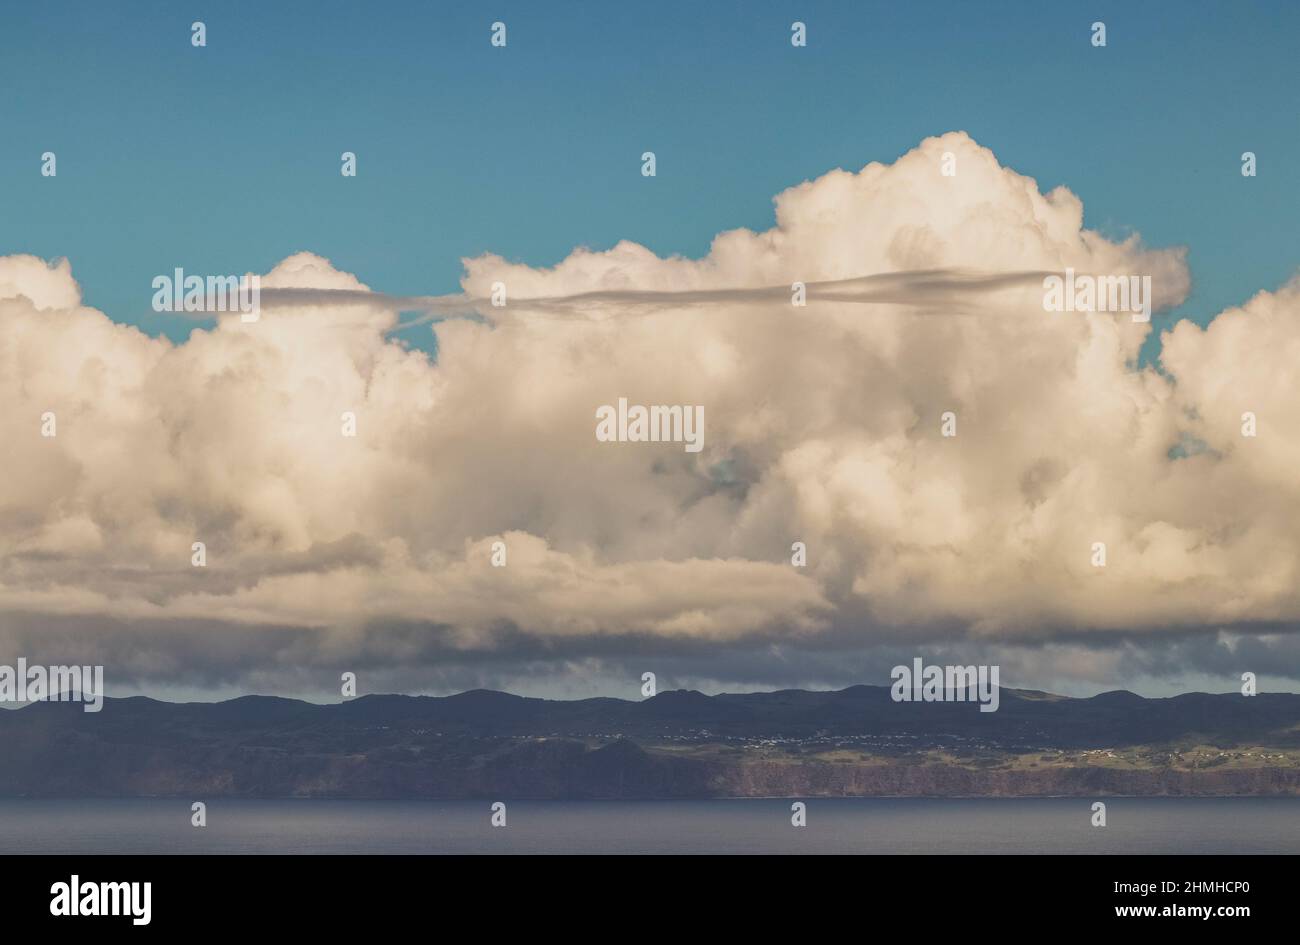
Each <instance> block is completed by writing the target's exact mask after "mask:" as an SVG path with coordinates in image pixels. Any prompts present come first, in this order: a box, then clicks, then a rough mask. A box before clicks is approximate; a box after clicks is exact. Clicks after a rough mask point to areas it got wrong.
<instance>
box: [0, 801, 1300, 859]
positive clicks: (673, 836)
mask: <svg viewBox="0 0 1300 945" xmlns="http://www.w3.org/2000/svg"><path fill="white" fill-rule="evenodd" d="M790 803H791V802H790V801H788V800H711V801H634V802H626V801H513V802H511V801H507V820H508V822H507V826H505V827H504V828H501V827H496V828H494V827H492V826H491V825H490V817H491V812H490V809H489V807H490V805H489V803H488V802H486V801H441V802H440V801H326V800H275V801H255V800H223V799H220V798H215V799H212V800H211V801H209V802H208V811H207V813H208V826H207V827H205V828H202V829H200V828H195V827H191V826H190V801H187V800H166V799H138V800H72V801H49V800H25V799H0V853H5V854H9V853H973V854H987V853H1049V852H1050V853H1094V854H1111V853H1300V798H1210V799H1201V798H1109V799H1106V805H1107V821H1108V825H1107V826H1106V827H1105V828H1097V827H1093V826H1091V824H1090V818H1091V805H1092V800H1091V799H1084V798H1075V799H1068V798H1067V799H1062V798H1033V799H929V798H860V799H859V798H836V799H816V798H814V799H811V800H809V801H807V804H808V812H807V816H808V825H807V826H806V827H803V828H795V827H792V826H791V825H790Z"/></svg>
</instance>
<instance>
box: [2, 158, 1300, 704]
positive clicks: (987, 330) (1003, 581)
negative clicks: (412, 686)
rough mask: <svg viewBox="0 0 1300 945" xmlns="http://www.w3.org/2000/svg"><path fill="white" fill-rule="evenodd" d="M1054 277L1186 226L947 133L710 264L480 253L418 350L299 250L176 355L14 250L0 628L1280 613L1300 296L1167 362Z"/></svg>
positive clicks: (1157, 617) (202, 633)
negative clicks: (630, 417) (947, 170)
mask: <svg viewBox="0 0 1300 945" xmlns="http://www.w3.org/2000/svg"><path fill="white" fill-rule="evenodd" d="M946 152H951V154H952V156H953V158H954V159H955V166H956V170H957V173H956V175H955V176H952V177H949V176H944V175H943V174H942V173H941V166H942V165H943V164H944V154H945V153H946ZM1067 267H1069V268H1073V269H1074V270H1076V271H1077V272H1083V273H1098V274H1114V275H1128V274H1136V275H1149V276H1150V277H1151V280H1152V289H1153V292H1154V296H1155V307H1156V308H1157V309H1159V308H1162V307H1167V306H1170V305H1174V304H1177V303H1178V302H1179V301H1181V300H1182V299H1183V298H1184V296H1185V295H1186V292H1187V288H1188V273H1187V269H1186V266H1185V263H1184V258H1183V253H1182V252H1181V251H1179V250H1149V249H1146V248H1144V247H1143V246H1142V245H1141V244H1140V242H1139V241H1138V240H1137V239H1136V238H1133V239H1130V240H1127V241H1125V242H1123V243H1114V242H1110V241H1108V240H1106V239H1103V238H1102V237H1101V236H1099V235H1098V234H1096V233H1093V232H1090V231H1088V230H1085V229H1083V228H1082V206H1081V204H1080V202H1079V200H1078V198H1076V197H1075V196H1074V195H1073V194H1071V193H1070V192H1069V191H1067V190H1064V189H1062V188H1058V189H1056V190H1054V191H1052V192H1051V193H1049V194H1047V195H1043V194H1041V193H1040V192H1039V190H1038V188H1037V186H1036V185H1035V183H1034V181H1032V180H1030V179H1028V178H1025V177H1022V176H1020V175H1018V174H1016V173H1015V172H1013V171H1011V170H1009V169H1007V168H1003V167H1001V166H999V165H998V163H997V161H996V160H995V158H994V156H993V155H992V154H991V153H990V152H989V151H987V150H986V149H983V148H981V147H979V146H978V145H976V144H975V143H974V142H973V141H971V140H970V139H969V138H968V137H966V136H965V135H964V134H949V135H945V136H943V137H940V138H933V139H929V140H927V141H925V142H923V143H922V144H921V145H920V146H919V147H918V148H917V149H916V150H914V151H912V152H910V153H908V154H906V155H904V156H903V157H902V158H900V159H899V160H898V161H897V162H895V163H894V164H893V165H888V166H886V165H881V164H870V165H868V166H867V167H865V168H863V169H862V170H861V171H859V172H858V173H847V172H844V171H833V172H831V173H829V174H826V175H825V176H823V177H821V178H818V179H817V180H814V181H810V182H806V183H803V184H801V185H799V186H797V187H793V188H791V189H790V190H787V191H785V192H784V193H782V194H780V195H779V196H778V197H777V198H776V226H775V227H774V228H773V229H771V230H768V231H767V232H764V233H753V232H750V231H748V230H735V231H731V232H728V233H723V234H721V235H719V236H718V237H717V238H716V239H715V240H714V243H713V246H712V248H711V250H710V252H709V254H708V255H707V256H705V257H704V258H703V259H699V260H688V259H680V258H672V259H660V258H658V257H656V256H655V255H654V254H652V253H650V252H649V251H648V250H646V249H644V248H643V247H640V246H637V245H635V244H632V243H626V242H625V243H620V244H619V245H618V246H616V247H614V248H613V249H611V250H609V251H608V252H591V251H587V250H578V251H575V252H574V253H573V254H572V255H571V256H570V257H569V258H567V259H566V260H564V261H563V262H561V263H560V264H559V265H558V266H556V267H554V268H553V269H534V268H531V267H528V266H523V265H518V264H511V263H508V262H506V261H504V260H502V259H500V258H498V257H495V256H484V257H480V258H477V259H470V260H466V261H465V277H464V280H463V288H464V290H465V293H466V296H467V301H466V303H465V305H466V307H472V308H477V309H478V311H479V313H480V314H481V316H482V317H480V318H470V319H452V320H447V321H443V322H440V323H438V324H437V325H436V326H435V330H436V332H437V336H438V355H437V358H436V361H435V360H431V359H430V358H428V357H427V356H426V355H424V354H423V353H420V352H416V351H411V350H408V349H406V348H405V347H403V346H402V345H400V344H398V343H396V342H394V341H393V340H391V338H390V332H391V330H392V329H393V327H394V326H395V325H396V323H397V316H396V314H395V311H394V309H395V308H396V307H397V306H395V305H394V304H392V303H391V301H390V300H388V299H386V298H385V297H384V296H382V295H380V294H379V293H372V292H370V290H369V289H368V287H367V286H365V285H364V284H362V283H361V282H359V281H358V280H357V279H356V278H355V277H353V276H351V275H349V274H346V273H341V272H338V271H336V270H335V269H334V268H333V267H332V266H331V265H330V264H329V263H328V262H327V261H326V260H324V259H321V258H319V257H316V256H313V255H311V254H307V253H302V254H299V255H297V256H294V257H291V258H290V259H287V260H285V261H284V262H282V263H281V264H280V265H279V266H277V267H276V268H275V269H274V270H273V271H272V272H271V273H269V274H268V275H266V276H265V277H264V279H263V283H262V285H263V290H264V296H263V299H264V305H266V309H265V311H264V312H263V314H262V317H261V319H260V320H259V321H257V322H255V323H241V321H240V319H239V316H238V314H235V315H228V316H222V317H221V318H220V320H219V322H218V324H217V325H216V327H215V328H214V329H213V330H210V331H196V332H195V333H194V334H193V335H192V336H191V338H190V340H189V341H187V342H186V343H184V344H181V345H173V344H170V343H168V342H167V341H165V340H159V339H152V338H148V337H146V336H144V335H143V334H141V333H140V332H138V331H136V330H134V329H132V328H128V327H124V326H121V325H117V324H115V323H113V322H112V321H110V320H109V319H108V318H107V317H105V316H104V315H103V314H101V313H100V312H98V311H96V310H94V309H91V308H87V307H83V306H82V305H81V302H80V292H79V290H78V287H77V285H76V283H75V282H74V281H73V277H72V274H71V270H70V267H69V266H68V264H67V263H66V262H60V263H59V264H58V265H56V266H53V267H50V266H47V265H46V264H45V263H44V262H43V261H41V260H36V259H33V258H31V257H21V256H19V257H6V258H0V396H2V397H3V398H4V403H5V409H4V410H3V411H0V437H2V438H3V440H2V441H3V443H4V449H5V454H6V461H5V473H4V476H3V479H0V656H3V654H4V653H6V652H12V653H14V654H21V655H25V656H28V657H30V658H33V659H43V658H45V659H53V658H54V657H55V656H59V657H60V658H63V657H66V658H69V659H71V658H73V657H75V658H76V659H77V661H79V662H88V661H91V660H92V657H98V658H99V659H100V660H101V661H104V662H107V663H109V666H110V676H111V675H112V674H113V673H114V672H116V673H117V674H118V676H119V677H121V676H124V675H132V676H134V677H136V678H139V679H141V680H149V679H173V680H176V679H191V680H193V679H198V680H202V681H207V682H212V681H218V680H224V681H227V682H233V683H236V684H241V683H243V682H246V681H247V680H249V679H266V678H269V676H273V674H274V673H275V672H277V671H287V670H291V669H292V670H300V669H302V668H304V667H308V668H320V669H321V671H322V672H324V670H325V669H332V668H339V667H341V668H345V669H346V668H354V669H355V668H358V667H362V666H373V667H376V668H384V667H395V666H404V667H407V668H409V669H410V670H411V671H412V672H413V673H415V674H418V673H419V672H420V671H421V670H422V668H432V667H435V666H437V665H441V664H444V663H445V662H446V661H447V660H452V659H456V660H462V661H474V660H482V661H492V660H499V659H504V658H510V659H517V660H535V661H541V662H543V663H545V662H546V661H548V660H554V661H561V660H571V659H580V658H583V657H586V656H592V655H601V656H606V657H610V656H616V655H618V654H619V653H623V652H626V651H629V650H631V649H635V650H636V651H637V652H640V653H650V654H652V653H655V652H657V651H659V650H663V651H665V652H666V651H668V650H672V651H674V652H696V653H705V652H711V653H714V654H718V653H727V652H740V651H741V650H743V649H747V648H751V649H752V648H761V647H763V646H767V645H771V644H780V645H781V647H782V653H783V654H784V655H783V658H785V659H795V660H797V658H798V653H799V652H800V650H801V648H808V649H809V650H812V649H816V648H818V647H824V646H828V645H833V646H852V647H860V646H865V645H869V644H875V643H885V642H892V643H899V642H903V641H906V642H907V643H908V644H909V645H913V644H916V643H918V642H926V641H929V642H942V641H946V642H947V643H948V644H949V645H952V646H958V647H959V646H964V645H976V644H979V645H988V644H989V643H996V642H1000V641H1016V642H1018V643H1020V644H1025V643H1033V642H1039V641H1055V640H1059V639H1065V638H1068V639H1072V640H1077V639H1079V638H1083V639H1088V638H1090V636H1092V635H1101V636H1105V635H1107V634H1128V635H1144V634H1145V635H1154V634H1163V633H1167V632H1168V631H1170V630H1178V631H1183V632H1190V631H1205V630H1215V629H1219V628H1225V627H1236V628H1250V627H1263V628H1267V629H1270V630H1277V629H1279V628H1281V629H1289V628H1291V627H1293V626H1295V624H1296V622H1297V620H1300V590H1297V587H1298V584H1300V582H1298V581H1297V577H1300V574H1298V569H1300V485H1297V482H1298V480H1297V477H1296V476H1295V470H1296V468H1297V464H1298V462H1300V455H1298V454H1300V446H1297V435H1300V401H1298V400H1297V398H1296V396H1295V384H1294V382H1293V381H1292V380H1291V377H1290V375H1289V373H1288V372H1289V371H1292V370H1294V365H1295V364H1297V363H1300V358H1298V357H1297V356H1298V355H1300V289H1297V288H1296V287H1295V286H1290V287H1287V288H1284V289H1282V290H1281V291H1279V292H1277V293H1273V294H1270V293H1262V294H1261V295H1260V296H1258V297H1256V298H1255V299H1254V300H1252V301H1251V302H1250V303H1249V304H1248V305H1246V306H1245V307H1244V308H1242V309H1240V310H1233V311H1230V312H1227V313H1224V314H1223V315H1221V316H1219V318H1218V319H1216V320H1215V321H1214V322H1213V323H1212V324H1211V325H1210V326H1209V327H1208V328H1207V329H1203V330H1202V329H1198V328H1196V327H1195V326H1192V325H1190V324H1180V325H1179V326H1177V327H1176V328H1175V329H1174V330H1173V331H1172V332H1170V333H1169V334H1168V335H1167V336H1166V338H1165V344H1164V355H1163V364H1164V366H1165V367H1166V368H1167V369H1168V372H1169V373H1168V374H1164V373H1160V372H1159V371H1157V370H1156V369H1155V368H1152V367H1146V368H1138V367H1137V366H1136V362H1137V355H1138V350H1139V347H1140V346H1141V344H1142V342H1143V339H1144V338H1145V337H1146V335H1147V333H1148V332H1149V331H1150V325H1147V324H1141V323H1135V322H1133V321H1132V320H1131V319H1129V317H1128V316H1126V315H1122V314H1121V315H1116V314H1113V313H1084V312H1071V313H1053V312H1047V311H1045V310H1044V307H1043V289H1042V279H1041V274H1042V273H1044V272H1060V271H1063V270H1064V269H1066V268H1067ZM869 276H876V277H882V276H883V278H875V279H864V277H869ZM795 282H801V283H805V284H806V285H808V287H809V288H808V304H807V305H806V306H803V307H798V306H794V305H792V304H791V302H790V298H791V293H790V289H789V287H790V286H791V284H792V283H795ZM495 283H502V284H504V286H505V288H506V293H507V299H508V304H507V305H506V307H504V308H496V307H493V306H491V305H490V304H488V303H487V301H486V300H487V299H489V298H490V297H491V295H492V292H493V285H494V284H495ZM271 290H284V291H283V292H281V293H280V297H281V299H282V300H287V299H289V298H290V297H293V299H294V301H293V304H276V302H275V298H276V291H271ZM290 290H310V291H290ZM478 300H483V301H481V302H480V301H478ZM620 397H626V398H627V399H628V400H629V401H630V402H632V403H637V404H686V405H701V406H703V408H704V411H705V414H706V415H707V426H706V430H707V433H706V436H705V440H704V447H703V450H702V451H701V452H699V453H690V452H685V451H683V450H682V448H681V446H680V445H679V444H676V445H675V444H670V443H665V444H655V443H602V442H598V441H597V439H596V437H595V436H594V428H595V410H596V408H597V407H599V406H600V405H602V404H610V403H616V402H617V401H618V399H619V398H620ZM345 412H352V413H354V414H355V417H356V431H357V433H356V436H355V437H345V436H343V435H342V434H341V425H342V419H341V418H342V415H343V414H344V413H345ZM1245 412H1251V413H1253V414H1254V415H1255V417H1256V418H1257V429H1258V435H1257V436H1255V437H1253V438H1252V437H1244V436H1242V414H1243V413H1245ZM47 413H52V414H54V416H55V418H56V421H57V435H56V436H54V437H45V436H42V435H41V434H42V416H43V415H44V414H47ZM945 413H949V414H951V415H952V420H951V422H950V424H949V432H951V428H952V424H955V430H956V436H944V435H942V432H941V431H942V426H943V422H944V421H943V418H944V415H945ZM195 541H202V542H204V543H205V545H206V549H207V562H208V563H207V566H206V567H205V568H195V567H192V566H191V545H192V543H193V542H195ZM497 541H500V542H503V543H504V546H505V549H506V555H507V558H506V561H507V563H506V566H505V567H494V566H493V565H492V561H491V558H492V548H493V543H494V542H497ZM795 541H802V542H804V543H806V545H807V567H806V568H796V567H793V566H792V565H791V563H790V555H791V544H792V543H793V542H795ZM1098 542H1101V543H1104V544H1105V546H1106V566H1105V567H1095V566H1094V561H1095V557H1096V556H1095V552H1094V547H1095V543H1098ZM56 650H57V653H56V652H55V651H56ZM74 650H75V652H73V651H74ZM792 654H793V656H792ZM258 674H268V675H263V676H259V675H258ZM797 675H798V672H797V671H792V676H797ZM264 685H265V684H264Z"/></svg>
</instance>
